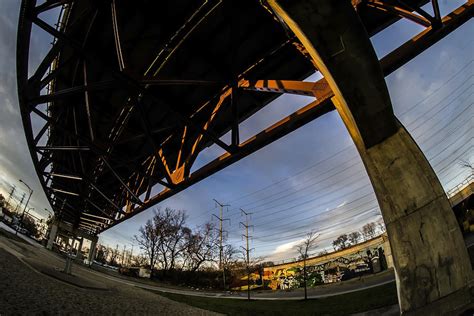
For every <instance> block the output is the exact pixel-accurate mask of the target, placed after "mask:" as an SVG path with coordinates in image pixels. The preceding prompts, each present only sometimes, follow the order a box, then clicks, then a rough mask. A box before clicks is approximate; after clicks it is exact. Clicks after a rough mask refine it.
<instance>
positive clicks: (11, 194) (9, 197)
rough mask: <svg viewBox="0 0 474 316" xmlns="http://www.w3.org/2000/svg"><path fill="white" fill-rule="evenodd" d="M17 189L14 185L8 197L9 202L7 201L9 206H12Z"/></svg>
mask: <svg viewBox="0 0 474 316" xmlns="http://www.w3.org/2000/svg"><path fill="white" fill-rule="evenodd" d="M15 190H16V187H15V185H12V190H11V191H10V194H9V195H8V200H7V206H8V205H10V200H11V199H12V196H13V193H15Z"/></svg>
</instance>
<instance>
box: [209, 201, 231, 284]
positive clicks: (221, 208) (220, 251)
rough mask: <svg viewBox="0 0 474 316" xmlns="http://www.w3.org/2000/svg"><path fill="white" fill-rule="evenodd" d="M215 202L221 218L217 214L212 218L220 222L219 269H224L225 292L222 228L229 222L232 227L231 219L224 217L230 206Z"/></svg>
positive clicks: (223, 273) (223, 274)
mask: <svg viewBox="0 0 474 316" xmlns="http://www.w3.org/2000/svg"><path fill="white" fill-rule="evenodd" d="M214 202H216V204H217V205H219V216H217V215H215V214H212V216H214V217H215V218H217V220H218V221H219V242H220V243H219V269H222V276H223V282H224V290H225V267H224V266H223V264H222V253H223V250H224V238H223V234H224V230H223V228H222V226H223V225H222V224H223V222H224V221H229V225H230V219H228V218H223V217H222V211H223V209H224V207H229V206H230V205H229V204H222V203H219V202H218V201H217V200H216V199H214Z"/></svg>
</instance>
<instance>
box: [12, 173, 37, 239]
mask: <svg viewBox="0 0 474 316" xmlns="http://www.w3.org/2000/svg"><path fill="white" fill-rule="evenodd" d="M20 182H21V183H23V184H24V185H26V187H27V188H28V190H30V195H29V196H28V200H26V204H25V207H24V208H23V212H22V213H21V217H20V223H19V225H16V229H15V235H18V228H19V227H20V225H21V226H23V218H24V217H25V211H26V208H27V206H28V203H29V202H30V198H31V196H32V195H33V190H32V189H31V188H30V186H29V185H28V184H27V183H26V182H25V181H23V180H21V179H20Z"/></svg>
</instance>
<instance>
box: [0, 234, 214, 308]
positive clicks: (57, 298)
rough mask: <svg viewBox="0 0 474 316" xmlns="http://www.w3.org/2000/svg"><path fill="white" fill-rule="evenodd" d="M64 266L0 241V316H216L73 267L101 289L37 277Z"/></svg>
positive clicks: (34, 251)
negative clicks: (37, 315)
mask: <svg viewBox="0 0 474 316" xmlns="http://www.w3.org/2000/svg"><path fill="white" fill-rule="evenodd" d="M63 264H64V263H63V260H62V258H60V257H59V256H56V255H55V254H54V253H51V252H49V251H47V250H45V249H42V248H37V247H34V246H32V245H29V244H26V243H23V242H19V241H14V240H11V239H8V238H6V237H4V236H0V293H1V295H0V315H12V314H16V315H24V314H66V315H69V314H74V315H76V314H87V315H104V314H106V315H110V314H120V315H122V314H126V315H218V314H216V313H213V312H210V311H206V310H202V309H198V308H195V307H191V306H188V305H186V304H183V303H179V302H176V301H172V300H169V299H167V298H164V297H162V296H159V295H156V294H153V293H151V292H149V291H145V290H143V289H140V288H137V287H131V286H123V284H121V283H118V282H116V281H113V280H109V279H107V278H103V277H100V278H97V277H96V276H95V275H92V274H91V273H90V272H89V271H87V269H83V268H80V267H78V266H74V267H73V274H74V275H75V276H76V277H79V278H88V279H89V280H91V281H93V282H99V283H100V284H101V285H102V287H103V289H101V290H91V289H84V288H80V287H77V286H73V285H70V284H67V283H64V282H62V281H59V280H57V279H54V278H51V277H49V276H46V275H44V274H43V273H40V272H38V271H39V270H38V269H41V268H42V267H48V268H49V269H57V270H60V269H61V268H62V267H63Z"/></svg>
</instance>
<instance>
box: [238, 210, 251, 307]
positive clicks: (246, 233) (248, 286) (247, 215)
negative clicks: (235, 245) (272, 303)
mask: <svg viewBox="0 0 474 316" xmlns="http://www.w3.org/2000/svg"><path fill="white" fill-rule="evenodd" d="M240 212H241V213H240V214H241V215H245V223H243V222H240V225H242V227H244V228H245V234H243V235H242V237H245V240H246V243H245V245H246V246H245V248H244V247H242V246H240V247H241V248H242V249H243V250H244V251H245V253H246V256H247V258H246V260H247V299H248V300H250V251H252V250H253V249H250V244H249V238H252V236H249V227H252V228H253V225H249V218H250V215H252V213H247V212H245V211H244V210H243V209H240Z"/></svg>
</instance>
